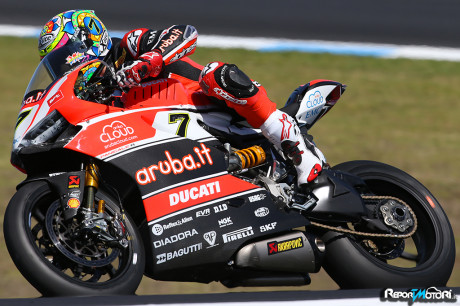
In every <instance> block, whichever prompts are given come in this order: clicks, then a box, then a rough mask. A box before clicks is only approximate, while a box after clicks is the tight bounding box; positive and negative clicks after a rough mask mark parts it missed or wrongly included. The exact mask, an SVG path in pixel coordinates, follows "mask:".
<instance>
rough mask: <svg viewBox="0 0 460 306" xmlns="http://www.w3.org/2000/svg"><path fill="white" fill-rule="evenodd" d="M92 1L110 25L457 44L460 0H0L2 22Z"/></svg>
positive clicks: (34, 18)
mask: <svg viewBox="0 0 460 306" xmlns="http://www.w3.org/2000/svg"><path fill="white" fill-rule="evenodd" d="M75 8H82V9H94V10H95V11H96V13H97V15H98V16H99V17H100V18H101V19H102V20H103V22H104V23H105V25H106V26H107V27H108V28H109V30H111V31H115V30H129V29H132V28H136V27H147V28H153V29H157V28H164V27H167V26H170V25H171V24H192V25H194V26H195V27H196V28H197V29H198V31H199V32H200V33H202V34H218V35H229V36H247V37H276V38H294V39H307V40H329V41H348V42H373V43H391V44H405V45H430V46H444V47H460V35H459V32H460V18H459V17H458V14H459V12H460V1H458V0H404V1H402V0H382V1H375V0H324V1H317V0H316V1H312V0H282V1H280V0H231V1H211V0H167V1H159V0H153V1H152V0H138V1H120V0H110V1H109V0H104V1H94V0H91V1H89V0H80V1H78V2H77V1H66V0H63V1H56V0H40V1H18V0H0V24H23V25H34V26H40V25H44V24H45V23H46V22H47V21H48V20H49V19H50V18H51V17H52V16H54V15H55V14H57V13H58V12H61V11H64V10H68V9H75Z"/></svg>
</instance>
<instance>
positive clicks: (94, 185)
mask: <svg viewBox="0 0 460 306" xmlns="http://www.w3.org/2000/svg"><path fill="white" fill-rule="evenodd" d="M98 188H99V168H98V167H97V165H96V164H95V163H93V162H89V163H87V164H86V166H85V193H84V195H85V196H84V199H83V209H85V210H86V211H91V212H92V211H94V208H95V205H96V197H95V196H96V192H97V189H98ZM104 212H105V201H104V200H99V201H98V203H97V213H98V214H103V213H104Z"/></svg>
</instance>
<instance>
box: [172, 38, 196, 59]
mask: <svg viewBox="0 0 460 306" xmlns="http://www.w3.org/2000/svg"><path fill="white" fill-rule="evenodd" d="M195 48H196V41H195V42H194V43H193V44H192V45H191V46H190V47H188V48H184V49H183V50H182V51H180V52H178V53H176V55H174V56H173V57H172V58H171V59H170V60H169V62H170V63H172V62H175V61H177V60H178V59H181V58H183V57H184V56H185V55H187V54H189V53H191V52H192V51H193V50H194V49H195Z"/></svg>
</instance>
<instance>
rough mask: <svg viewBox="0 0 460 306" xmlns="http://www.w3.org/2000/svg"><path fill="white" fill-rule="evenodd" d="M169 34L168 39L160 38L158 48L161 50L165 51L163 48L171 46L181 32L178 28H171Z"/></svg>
mask: <svg viewBox="0 0 460 306" xmlns="http://www.w3.org/2000/svg"><path fill="white" fill-rule="evenodd" d="M170 33H171V35H169V36H168V39H162V40H161V41H160V42H159V43H158V44H160V43H161V45H160V46H158V47H157V48H159V49H160V50H161V52H163V53H164V52H165V48H167V47H169V46H171V45H172V44H173V43H174V42H175V41H176V40H177V39H178V38H179V37H180V36H181V35H182V34H183V32H182V31H181V30H179V29H173V30H172V31H171V32H170Z"/></svg>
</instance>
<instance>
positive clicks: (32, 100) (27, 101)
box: [22, 91, 45, 106]
mask: <svg viewBox="0 0 460 306" xmlns="http://www.w3.org/2000/svg"><path fill="white" fill-rule="evenodd" d="M44 95H45V91H38V92H36V93H34V94H33V95H31V96H29V97H27V99H25V100H24V101H22V106H25V105H27V104H31V103H35V102H38V101H39V100H40V99H41V98H43V96H44Z"/></svg>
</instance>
